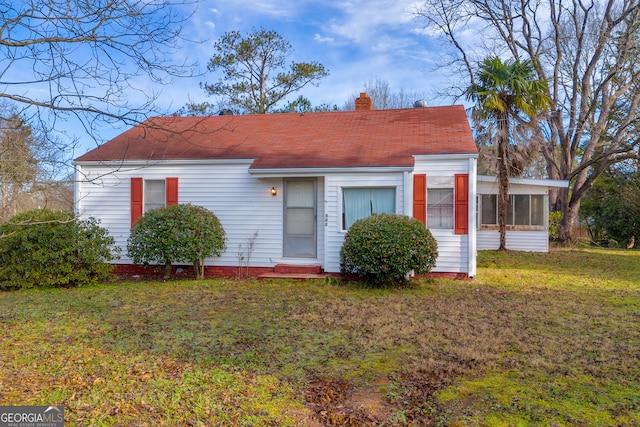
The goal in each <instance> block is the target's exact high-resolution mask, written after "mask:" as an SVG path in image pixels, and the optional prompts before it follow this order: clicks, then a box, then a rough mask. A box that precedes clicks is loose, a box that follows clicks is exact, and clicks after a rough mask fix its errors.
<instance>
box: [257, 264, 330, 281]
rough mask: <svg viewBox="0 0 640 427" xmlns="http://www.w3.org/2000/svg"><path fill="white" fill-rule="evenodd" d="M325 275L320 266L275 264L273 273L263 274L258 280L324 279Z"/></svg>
mask: <svg viewBox="0 0 640 427" xmlns="http://www.w3.org/2000/svg"><path fill="white" fill-rule="evenodd" d="M325 277H327V274H325V273H324V271H323V270H322V266H321V265H318V264H310V265H299V264H276V266H275V267H273V272H269V273H263V274H260V275H259V276H258V279H297V280H307V279H324V278H325Z"/></svg>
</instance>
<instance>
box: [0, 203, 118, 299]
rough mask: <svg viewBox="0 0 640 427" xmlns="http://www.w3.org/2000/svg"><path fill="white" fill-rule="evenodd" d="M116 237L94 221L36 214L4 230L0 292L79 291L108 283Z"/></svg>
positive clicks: (8, 224)
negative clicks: (63, 288)
mask: <svg viewBox="0 0 640 427" xmlns="http://www.w3.org/2000/svg"><path fill="white" fill-rule="evenodd" d="M113 243H114V239H113V237H111V236H109V233H108V232H107V230H105V229H104V228H102V227H100V226H99V225H98V221H97V220H95V219H94V218H89V219H85V220H80V219H78V218H76V217H75V216H74V215H73V214H72V213H69V212H64V211H51V210H33V211H28V212H23V213H21V214H18V215H15V216H14V217H12V218H11V219H10V220H9V221H7V222H6V223H4V224H3V225H2V226H0V288H4V289H18V288H33V287H60V286H78V285H84V284H89V283H95V282H97V281H99V280H102V279H105V278H106V277H108V275H109V273H110V271H111V268H112V266H111V265H110V264H108V262H109V261H111V260H113V259H114V255H113V254H112V252H111V246H112V245H113Z"/></svg>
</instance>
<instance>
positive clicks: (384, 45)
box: [57, 0, 452, 157]
mask: <svg viewBox="0 0 640 427" xmlns="http://www.w3.org/2000/svg"><path fill="white" fill-rule="evenodd" d="M420 4H421V3H420V1H417V2H416V1H413V0H322V1H316V0H224V1H220V0H201V1H200V3H199V5H198V9H197V12H196V13H195V14H193V16H191V17H190V18H189V21H188V22H187V23H186V24H185V25H184V36H185V37H186V38H187V39H189V40H192V41H189V42H187V41H184V42H183V46H182V49H180V50H179V51H177V52H176V53H175V56H174V60H175V63H182V62H184V61H186V62H194V61H196V62H197V63H198V66H197V68H196V69H194V73H195V74H198V75H197V76H195V77H190V78H175V79H174V81H173V82H172V84H168V85H162V86H160V85H157V84H154V83H153V82H151V81H150V80H146V79H144V78H140V79H139V80H137V81H136V82H135V84H136V86H137V88H138V89H140V90H141V91H142V92H146V93H151V92H154V93H156V92H160V96H159V98H158V111H163V112H166V113H173V112H175V111H176V110H178V109H179V108H181V107H182V106H184V105H185V103H186V102H188V101H189V100H191V101H194V102H202V101H206V100H211V99H210V98H207V96H206V94H205V93H204V91H203V90H202V89H201V88H200V83H201V82H213V81H215V80H217V76H215V75H213V74H211V73H208V72H207V70H206V63H207V61H208V59H209V58H210V57H211V56H212V55H213V54H214V50H213V44H214V42H215V41H216V40H217V39H219V38H220V36H222V35H223V34H224V33H225V32H227V31H231V30H237V31H240V32H241V33H242V34H247V33H248V32H250V31H251V30H252V29H254V28H264V29H267V30H275V31H277V32H278V33H280V34H281V35H282V36H283V37H284V38H285V39H286V40H288V41H289V42H290V43H291V45H292V50H293V53H292V55H291V56H290V57H289V62H290V61H296V62H303V61H317V62H320V63H321V64H323V65H324V66H325V67H326V68H327V69H328V70H329V73H330V75H329V76H328V77H325V78H324V79H322V80H321V81H320V82H319V86H318V87H315V86H311V85H309V86H307V87H305V88H304V89H303V90H301V91H300V92H297V93H295V94H294V95H293V96H291V97H290V99H288V100H293V99H295V98H296V97H297V96H298V95H303V96H305V97H307V98H308V99H309V100H310V101H311V103H312V105H320V104H328V105H334V104H335V105H337V106H338V107H339V108H342V107H343V106H344V104H345V102H346V101H347V100H348V99H349V98H350V97H351V96H352V95H354V94H358V93H359V92H361V91H362V90H363V89H364V85H365V83H366V82H368V81H371V80H374V79H380V80H384V81H386V82H388V84H389V87H390V88H391V90H392V91H394V92H399V91H400V90H403V91H404V92H405V93H407V92H409V93H419V94H424V95H425V97H426V98H427V101H428V104H429V105H443V104H450V103H451V102H452V101H451V100H447V99H438V98H436V91H437V89H439V88H442V87H443V86H445V85H447V84H448V80H447V79H448V77H447V76H445V75H443V73H441V72H435V71H434V69H435V67H436V65H437V64H438V63H440V62H441V60H442V58H441V55H443V52H444V51H443V49H444V47H443V46H442V45H441V44H440V43H439V42H438V41H437V40H436V39H435V38H434V37H431V36H430V33H429V31H428V29H427V28H425V22H424V21H422V20H420V19H416V17H415V15H414V14H413V13H412V11H413V10H415V8H416V7H418V6H419V5H420ZM190 12H191V10H187V8H186V6H185V14H187V13H190ZM128 96H129V98H130V100H131V102H132V103H133V104H135V103H136V98H137V97H139V98H140V101H141V102H142V101H143V99H142V97H141V93H140V92H135V91H132V92H131V94H130V95H128ZM57 126H59V128H60V130H63V131H65V132H67V134H68V135H71V136H76V137H78V138H79V139H80V140H81V141H83V143H82V144H81V146H80V147H78V148H77V149H76V150H75V153H74V154H73V155H74V157H77V156H79V155H81V154H83V153H84V152H85V151H87V150H88V149H90V148H93V147H95V143H96V142H95V141H93V140H90V139H89V138H86V137H84V136H83V129H82V127H81V126H78V125H77V124H74V123H72V122H68V123H62V122H59V123H58V124H57ZM124 130H126V127H122V126H121V127H115V128H114V127H111V126H109V127H104V128H103V129H101V130H100V135H99V138H100V139H102V140H108V139H110V138H112V137H114V136H116V135H117V134H118V133H120V132H122V131H124ZM84 141H86V143H84Z"/></svg>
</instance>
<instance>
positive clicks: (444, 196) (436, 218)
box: [427, 188, 453, 229]
mask: <svg viewBox="0 0 640 427" xmlns="http://www.w3.org/2000/svg"><path fill="white" fill-rule="evenodd" d="M427 228H430V229H431V228H453V188H428V189H427Z"/></svg>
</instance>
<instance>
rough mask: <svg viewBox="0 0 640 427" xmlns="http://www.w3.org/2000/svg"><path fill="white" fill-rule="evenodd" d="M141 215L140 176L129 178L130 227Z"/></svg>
mask: <svg viewBox="0 0 640 427" xmlns="http://www.w3.org/2000/svg"><path fill="white" fill-rule="evenodd" d="M141 216H142V178H131V228H133V226H134V225H135V224H136V221H137V220H138V218H140V217H141Z"/></svg>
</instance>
